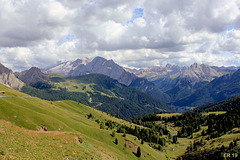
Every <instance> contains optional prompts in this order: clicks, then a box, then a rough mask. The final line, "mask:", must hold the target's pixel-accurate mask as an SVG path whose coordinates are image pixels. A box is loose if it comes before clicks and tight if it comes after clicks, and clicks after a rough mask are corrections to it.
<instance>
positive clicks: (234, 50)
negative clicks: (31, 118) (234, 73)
mask: <svg viewBox="0 0 240 160" xmlns="http://www.w3.org/2000/svg"><path fill="white" fill-rule="evenodd" d="M96 56H102V57H104V58H106V59H113V60H114V61H115V62H116V63H118V64H120V65H122V66H125V67H132V68H146V67H151V66H156V65H161V66H164V65H166V64H178V65H181V66H188V65H191V64H193V63H200V64H202V63H204V64H208V65H211V66H240V1H239V0H181V1H180V0H151V1H149V0H130V1H129V0H0V62H1V63H2V64H4V65H5V66H7V67H8V68H10V69H12V70H13V71H22V70H26V69H29V68H30V67H32V66H35V67H39V68H47V67H50V66H53V65H56V64H58V63H60V62H64V61H73V60H75V59H77V58H80V59H84V58H85V57H88V58H94V57H96Z"/></svg>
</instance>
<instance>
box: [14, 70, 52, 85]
mask: <svg viewBox="0 0 240 160" xmlns="http://www.w3.org/2000/svg"><path fill="white" fill-rule="evenodd" d="M18 78H19V79H20V80H22V81H23V82H25V83H26V84H29V85H30V84H34V83H37V82H39V81H49V79H48V78H47V77H46V76H45V75H44V73H43V72H42V71H41V69H39V68H37V67H32V68H30V69H29V70H27V71H25V72H24V74H21V75H20V76H19V77H18Z"/></svg>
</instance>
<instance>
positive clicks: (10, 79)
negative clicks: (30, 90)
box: [0, 63, 24, 89]
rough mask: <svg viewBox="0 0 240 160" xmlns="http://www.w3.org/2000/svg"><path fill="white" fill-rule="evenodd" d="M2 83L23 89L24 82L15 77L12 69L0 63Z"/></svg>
mask: <svg viewBox="0 0 240 160" xmlns="http://www.w3.org/2000/svg"><path fill="white" fill-rule="evenodd" d="M0 83H2V84H5V85H7V86H9V87H12V88H16V89H21V88H22V86H23V84H24V83H23V82H21V81H20V80H19V79H17V78H16V77H15V75H14V74H13V72H12V70H10V69H8V68H7V67H5V66H4V65H2V64H1V63H0Z"/></svg>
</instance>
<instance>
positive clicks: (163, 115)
mask: <svg viewBox="0 0 240 160" xmlns="http://www.w3.org/2000/svg"><path fill="white" fill-rule="evenodd" d="M180 115H182V113H161V114H157V116H161V117H165V118H168V117H172V116H180Z"/></svg>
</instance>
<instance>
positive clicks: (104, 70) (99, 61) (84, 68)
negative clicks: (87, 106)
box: [68, 57, 137, 86]
mask: <svg viewBox="0 0 240 160" xmlns="http://www.w3.org/2000/svg"><path fill="white" fill-rule="evenodd" d="M92 73H99V74H104V75H106V76H109V77H110V78H113V79H115V80H118V82H120V83H122V84H125V85H127V86H128V85H130V84H131V82H132V81H133V80H134V79H136V78H137V77H136V76H135V75H134V74H131V73H129V72H126V71H125V70H124V69H123V68H122V67H121V66H119V65H118V64H116V63H115V62H114V61H113V60H106V59H105V58H102V57H96V58H94V59H93V60H92V61H91V62H89V63H87V64H86V65H80V66H78V67H77V68H76V69H74V70H72V71H70V72H69V74H68V75H70V76H81V75H86V74H92Z"/></svg>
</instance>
